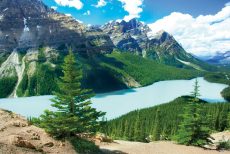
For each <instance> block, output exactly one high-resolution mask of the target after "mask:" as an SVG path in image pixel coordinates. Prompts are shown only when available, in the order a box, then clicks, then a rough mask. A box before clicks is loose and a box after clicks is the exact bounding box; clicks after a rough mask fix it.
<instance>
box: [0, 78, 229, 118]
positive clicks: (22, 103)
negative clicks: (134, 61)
mask: <svg viewBox="0 0 230 154" xmlns="http://www.w3.org/2000/svg"><path fill="white" fill-rule="evenodd" d="M194 81H195V79H193V80H171V81H160V82H157V83H154V84H152V85H150V86H146V87H142V88H136V89H127V90H120V91H115V92H110V93H105V94H98V95H96V96H95V97H94V98H92V103H93V104H92V106H93V107H95V108H97V110H100V111H104V112H106V113H107V114H106V118H107V119H113V118H116V117H119V116H121V115H123V114H126V113H128V112H130V111H133V110H136V109H142V108H146V107H151V106H155V105H159V104H163V103H167V102H170V101H172V100H174V99H175V98H178V97H180V96H184V95H190V93H191V91H192V90H193V85H194ZM198 81H199V85H200V93H201V97H200V98H201V99H203V100H206V101H208V102H210V103H215V102H225V100H224V99H223V98H222V96H221V94H220V92H221V91H222V90H223V89H224V88H226V87H227V85H224V84H217V83H210V82H207V81H205V80H204V79H203V78H198ZM52 97H53V96H35V97H25V98H8V99H0V108H3V109H7V110H10V111H13V112H15V113H18V114H21V115H23V116H25V117H30V116H32V117H38V116H39V115H41V114H42V113H43V111H44V110H45V109H49V110H54V109H53V108H52V107H51V106H50V105H51V101H50V99H51V98H52Z"/></svg>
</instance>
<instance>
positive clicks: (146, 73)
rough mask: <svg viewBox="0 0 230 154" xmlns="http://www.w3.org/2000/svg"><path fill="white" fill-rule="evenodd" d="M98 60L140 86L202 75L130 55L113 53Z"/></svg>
mask: <svg viewBox="0 0 230 154" xmlns="http://www.w3.org/2000/svg"><path fill="white" fill-rule="evenodd" d="M100 60H101V62H100V63H101V65H102V66H105V67H108V68H110V69H112V70H114V71H116V72H120V73H121V74H122V75H123V76H130V77H132V78H133V79H134V80H135V81H137V82H138V83H140V85H142V86H145V85H149V84H152V83H154V82H157V81H162V80H173V79H191V78H194V77H197V76H199V75H201V74H202V72H200V71H196V70H188V69H182V68H176V67H173V66H167V65H164V64H161V63H158V62H157V61H154V60H151V59H147V58H143V57H140V56H137V55H133V54H131V53H122V52H113V53H112V54H108V55H106V56H105V57H101V58H100Z"/></svg>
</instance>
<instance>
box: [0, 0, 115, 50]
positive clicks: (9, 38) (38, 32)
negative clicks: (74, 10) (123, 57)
mask: <svg viewBox="0 0 230 154" xmlns="http://www.w3.org/2000/svg"><path fill="white" fill-rule="evenodd" d="M0 17H1V18H0V52H12V51H13V50H14V49H17V50H27V49H28V48H34V47H38V46H40V45H45V46H52V47H59V46H61V45H63V44H68V45H72V46H74V47H75V48H76V50H77V51H79V52H83V53H85V52H87V51H92V52H102V53H104V52H106V53H108V52H111V51H112V49H113V43H112V42H111V40H110V38H109V36H108V35H106V34H104V33H103V32H101V31H97V30H90V31H89V30H88V29H87V27H86V26H85V25H83V24H81V23H79V22H78V21H77V20H75V19H74V18H72V17H69V16H66V15H64V14H60V13H57V12H56V11H54V10H52V9H50V8H48V7H47V6H46V5H44V4H43V3H42V1H40V0H2V1H1V3H0ZM94 42H98V43H97V44H94Z"/></svg>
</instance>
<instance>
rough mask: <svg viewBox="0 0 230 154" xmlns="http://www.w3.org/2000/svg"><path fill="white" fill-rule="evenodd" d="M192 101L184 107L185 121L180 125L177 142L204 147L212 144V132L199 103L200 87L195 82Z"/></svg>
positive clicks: (183, 116)
mask: <svg viewBox="0 0 230 154" xmlns="http://www.w3.org/2000/svg"><path fill="white" fill-rule="evenodd" d="M191 96H192V98H191V101H190V102H188V104H186V105H185V107H184V114H183V115H182V118H183V121H182V122H181V124H180V125H179V131H178V134H177V140H178V142H179V143H180V144H186V145H195V146H203V145H206V144H210V143H212V141H211V140H210V138H211V137H210V134H209V132H210V130H209V128H208V127H207V124H206V123H205V122H204V121H205V120H204V119H203V117H202V107H203V104H201V103H199V99H198V96H200V94H199V85H198V81H197V80H196V81H195V85H194V91H193V92H192V95H191Z"/></svg>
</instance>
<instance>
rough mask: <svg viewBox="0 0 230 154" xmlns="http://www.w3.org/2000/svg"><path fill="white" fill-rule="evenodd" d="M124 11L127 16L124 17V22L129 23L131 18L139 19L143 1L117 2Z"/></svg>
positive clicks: (128, 0)
mask: <svg viewBox="0 0 230 154" xmlns="http://www.w3.org/2000/svg"><path fill="white" fill-rule="evenodd" d="M119 1H120V2H121V3H122V5H123V8H124V10H125V11H127V12H128V13H129V14H128V15H127V16H125V17H124V20H125V21H129V20H130V19H133V18H139V17H140V13H141V12H142V11H143V9H142V4H143V0H119Z"/></svg>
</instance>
